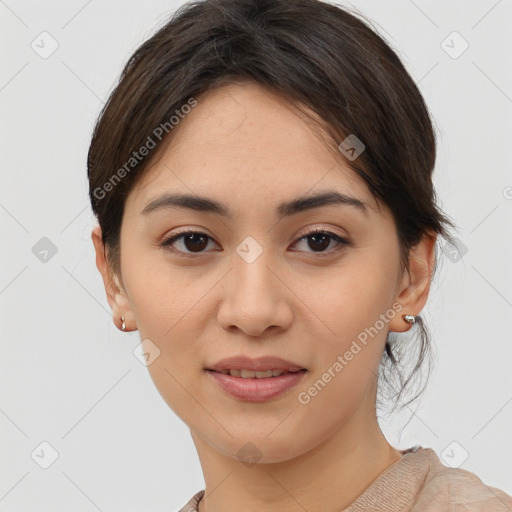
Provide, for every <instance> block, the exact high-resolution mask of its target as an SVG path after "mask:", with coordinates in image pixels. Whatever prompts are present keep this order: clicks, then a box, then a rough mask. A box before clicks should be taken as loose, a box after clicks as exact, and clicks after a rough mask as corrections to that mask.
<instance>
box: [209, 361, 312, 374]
mask: <svg viewBox="0 0 512 512" xmlns="http://www.w3.org/2000/svg"><path fill="white" fill-rule="evenodd" d="M205 370H212V371H215V372H219V373H231V371H233V373H232V375H233V376H242V377H244V376H245V377H252V376H253V375H252V373H249V372H266V375H262V374H261V373H260V375H254V377H256V378H265V377H271V376H273V374H274V373H275V374H276V376H277V375H278V372H280V373H293V372H298V371H300V370H306V368H304V367H303V366H301V365H299V364H297V363H294V362H291V361H287V360H285V359H282V358H280V357H276V356H264V357H259V358H257V359H251V358H249V357H247V356H235V357H228V358H226V359H222V360H221V361H218V362H217V363H215V364H214V365H212V366H210V367H209V368H205ZM244 370H245V372H244V373H242V371H244ZM237 371H239V372H240V374H237ZM269 372H272V374H270V373H269Z"/></svg>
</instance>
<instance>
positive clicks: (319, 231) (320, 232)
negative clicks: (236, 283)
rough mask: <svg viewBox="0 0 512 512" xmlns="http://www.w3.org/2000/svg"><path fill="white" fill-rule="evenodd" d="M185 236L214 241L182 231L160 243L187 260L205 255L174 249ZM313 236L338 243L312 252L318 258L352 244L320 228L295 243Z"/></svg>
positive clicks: (200, 233) (198, 232)
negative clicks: (176, 243)
mask: <svg viewBox="0 0 512 512" xmlns="http://www.w3.org/2000/svg"><path fill="white" fill-rule="evenodd" d="M185 235H203V236H206V237H207V238H209V239H210V240H213V238H211V237H210V236H208V235H207V234H206V233H203V232H201V231H193V230H189V231H181V232H178V233H175V234H173V235H171V236H170V237H169V238H167V239H165V240H163V241H162V242H161V243H160V247H163V248H165V249H166V250H169V251H171V252H172V253H176V254H179V255H180V256H183V257H185V258H195V257H197V256H200V255H201V254H204V251H203V252H196V253H184V252H182V251H178V250H176V249H175V248H173V247H172V244H173V243H174V242H176V241H177V240H179V239H180V238H183V237H184V236H185ZM313 235H327V236H328V237H329V238H332V239H333V240H334V241H336V242H337V243H338V245H337V246H336V247H335V248H334V249H332V250H330V251H323V252H317V253H315V252H314V251H311V253H312V254H316V257H319V258H322V257H326V256H331V255H332V254H334V253H337V252H339V251H340V250H341V249H343V248H344V247H345V246H348V245H350V242H349V241H348V240H346V239H345V238H342V237H341V236H339V235H338V234H336V233H333V232H332V231H329V230H326V229H321V228H320V229H319V228H316V229H315V228H312V229H308V230H307V232H306V233H304V234H303V235H302V236H301V237H299V238H298V239H297V241H296V242H295V243H297V242H300V241H301V240H303V239H306V238H308V237H310V236H313Z"/></svg>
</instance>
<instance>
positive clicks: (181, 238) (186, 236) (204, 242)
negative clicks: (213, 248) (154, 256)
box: [160, 231, 211, 255]
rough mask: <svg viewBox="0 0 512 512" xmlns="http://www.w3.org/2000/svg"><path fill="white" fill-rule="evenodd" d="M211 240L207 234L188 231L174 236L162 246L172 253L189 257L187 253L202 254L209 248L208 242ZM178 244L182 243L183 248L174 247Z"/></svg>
mask: <svg viewBox="0 0 512 512" xmlns="http://www.w3.org/2000/svg"><path fill="white" fill-rule="evenodd" d="M209 240H211V238H210V237H209V236H208V235H207V234H206V233H201V232H199V231H186V232H184V233H179V234H177V235H173V236H171V237H170V238H168V239H167V240H164V241H163V242H162V243H161V244H160V245H161V246H162V247H166V248H168V249H170V250H171V251H172V252H179V253H183V254H184V255H187V253H192V254H193V253H197V254H200V253H202V252H204V249H205V248H206V247H207V246H208V241H209ZM176 242H181V246H182V247H181V248H179V249H177V248H176V247H174V245H175V243H176Z"/></svg>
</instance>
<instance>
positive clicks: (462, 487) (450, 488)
mask: <svg viewBox="0 0 512 512" xmlns="http://www.w3.org/2000/svg"><path fill="white" fill-rule="evenodd" d="M421 450H422V451H423V452H424V453H425V455H426V456H427V457H428V463H429V470H428V472H427V474H426V477H425V480H424V484H423V485H422V487H421V489H420V490H419V492H418V494H417V497H416V500H415V503H414V506H413V507H412V509H411V510H412V511H414V512H416V511H418V512H422V511H430V510H449V511H454V512H455V511H456V512H459V511H460V512H480V511H481V512H484V511H485V512H491V511H496V512H512V497H511V496H510V495H508V494H506V493H505V492H504V491H502V490H500V489H497V488H496V487H492V486H489V485H486V484H484V482H482V480H481V479H480V478H479V477H478V476H477V475H475V474H474V473H472V472H471V471H468V470H466V469H462V468H452V467H449V466H445V465H444V464H443V463H442V462H441V460H440V459H439V457H438V456H437V454H436V453H435V452H434V450H432V449H431V448H422V449H421ZM447 507H449V508H447Z"/></svg>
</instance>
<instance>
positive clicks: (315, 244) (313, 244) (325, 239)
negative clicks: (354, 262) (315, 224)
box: [299, 230, 350, 255]
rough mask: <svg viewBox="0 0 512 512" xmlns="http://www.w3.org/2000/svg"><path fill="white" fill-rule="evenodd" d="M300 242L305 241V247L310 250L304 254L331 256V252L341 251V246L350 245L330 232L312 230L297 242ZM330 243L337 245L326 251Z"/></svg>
mask: <svg viewBox="0 0 512 512" xmlns="http://www.w3.org/2000/svg"><path fill="white" fill-rule="evenodd" d="M302 240H307V242H308V243H307V246H308V247H309V248H311V251H306V252H313V253H315V252H317V253H321V254H322V255H323V253H326V254H331V253H333V252H337V251H338V250H340V249H342V248H343V246H346V245H350V243H349V241H348V240H346V239H345V238H342V237H341V236H339V235H337V234H336V233H333V232H331V231H324V230H316V231H315V230H312V231H310V232H308V233H306V234H305V235H303V236H302V237H301V238H300V239H299V242H300V241H302ZM332 241H334V242H336V243H337V245H336V246H335V248H334V249H332V250H326V249H328V247H329V245H330V244H331V242H332Z"/></svg>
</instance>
